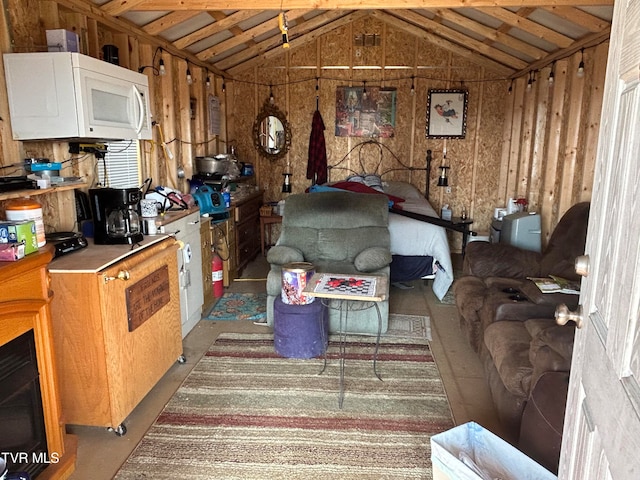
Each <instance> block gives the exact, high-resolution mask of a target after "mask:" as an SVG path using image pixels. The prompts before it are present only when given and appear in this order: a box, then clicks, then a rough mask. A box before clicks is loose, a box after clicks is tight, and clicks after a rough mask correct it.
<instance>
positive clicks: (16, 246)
mask: <svg viewBox="0 0 640 480" xmlns="http://www.w3.org/2000/svg"><path fill="white" fill-rule="evenodd" d="M23 257H24V243H3V244H2V245H0V262H15V261H16V260H20V259H21V258H23Z"/></svg>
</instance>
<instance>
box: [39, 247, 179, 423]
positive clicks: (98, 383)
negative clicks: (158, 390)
mask: <svg viewBox="0 0 640 480" xmlns="http://www.w3.org/2000/svg"><path fill="white" fill-rule="evenodd" d="M151 238H152V237H151ZM148 241H149V242H151V243H150V244H148V245H143V246H142V247H140V248H139V249H138V250H135V251H133V252H132V251H131V247H130V246H126V245H110V246H97V245H93V244H90V245H89V247H88V248H86V249H83V250H82V251H79V252H74V253H73V254H70V255H67V256H64V257H60V258H59V259H57V260H56V261H54V262H53V264H52V266H51V268H50V271H51V288H52V290H53V292H54V298H53V301H52V302H51V311H52V316H53V337H54V340H55V350H56V360H57V364H58V366H59V370H60V392H61V398H62V406H63V409H64V413H65V419H66V421H67V422H68V423H71V424H80V425H92V426H103V427H112V428H114V429H116V432H120V433H123V432H122V429H123V425H122V422H123V421H124V420H125V418H126V417H127V416H128V415H129V414H130V413H131V411H132V410H133V409H134V408H135V407H136V406H137V405H138V403H139V402H140V401H141V400H142V398H143V397H144V396H145V395H146V394H147V393H148V392H149V390H151V388H152V387H153V386H154V385H155V384H156V383H157V382H158V380H160V378H161V377H162V376H163V375H164V374H165V373H166V372H167V370H168V369H169V368H170V367H171V366H172V365H173V364H174V363H175V362H176V361H177V360H178V359H179V358H180V357H181V355H182V336H181V325H180V299H179V288H178V265H177V254H176V252H177V250H178V243H177V242H176V241H175V240H174V239H173V238H170V237H164V236H163V237H156V238H155V239H152V240H148ZM145 242H147V240H146V239H145ZM111 252H113V253H111ZM107 257H110V258H112V260H109V261H107V262H106V264H104V258H107ZM58 262H60V263H58ZM54 264H56V265H54ZM96 265H97V266H96Z"/></svg>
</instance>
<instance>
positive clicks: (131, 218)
mask: <svg viewBox="0 0 640 480" xmlns="http://www.w3.org/2000/svg"><path fill="white" fill-rule="evenodd" d="M141 196H142V195H141V193H140V190H139V189H138V188H106V187H105V188H92V189H89V197H90V198H91V211H92V213H93V240H94V243H96V244H97V245H113V244H123V243H124V244H134V243H138V242H140V241H142V239H143V238H144V237H143V235H142V231H141V228H140V217H139V216H138V203H139V202H140V198H141Z"/></svg>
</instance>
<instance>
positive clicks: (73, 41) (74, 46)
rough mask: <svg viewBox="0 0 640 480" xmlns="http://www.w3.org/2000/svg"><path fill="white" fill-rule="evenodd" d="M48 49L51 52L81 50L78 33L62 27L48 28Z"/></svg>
mask: <svg viewBox="0 0 640 480" xmlns="http://www.w3.org/2000/svg"><path fill="white" fill-rule="evenodd" d="M47 50H48V51H50V52H80V41H79V39H78V34H77V33H75V32H70V31H69V30H64V29H62V28H59V29H57V30H47Z"/></svg>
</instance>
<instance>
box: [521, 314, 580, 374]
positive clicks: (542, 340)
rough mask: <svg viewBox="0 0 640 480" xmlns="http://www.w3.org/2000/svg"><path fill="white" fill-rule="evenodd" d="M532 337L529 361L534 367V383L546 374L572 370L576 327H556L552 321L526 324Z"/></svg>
mask: <svg viewBox="0 0 640 480" xmlns="http://www.w3.org/2000/svg"><path fill="white" fill-rule="evenodd" d="M525 326H526V327H527V330H528V331H529V334H530V335H531V343H530V345H529V361H530V362H531V365H532V366H533V375H532V380H533V382H535V381H537V379H538V378H540V377H541V376H542V375H543V374H544V373H545V372H568V371H569V370H570V369H571V357H572V355H573V338H574V336H575V325H573V324H568V325H556V324H555V322H554V321H553V320H551V319H532V320H527V321H526V322H525Z"/></svg>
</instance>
